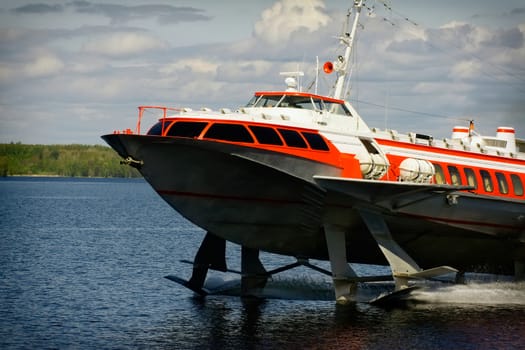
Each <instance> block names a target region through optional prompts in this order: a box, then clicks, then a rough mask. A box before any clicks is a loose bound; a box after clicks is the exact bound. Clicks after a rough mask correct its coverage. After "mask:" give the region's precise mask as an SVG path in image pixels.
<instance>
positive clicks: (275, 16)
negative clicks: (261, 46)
mask: <svg viewBox="0 0 525 350" xmlns="http://www.w3.org/2000/svg"><path fill="white" fill-rule="evenodd" d="M324 7H325V6H324V3H323V2H322V1H320V0H281V1H278V2H276V3H275V4H274V5H273V6H272V7H270V8H269V9H266V10H264V11H263V13H262V15H261V19H260V20H259V21H258V22H257V23H255V26H254V34H255V36H256V38H258V39H260V40H262V41H265V42H267V43H269V44H271V45H279V44H285V43H286V42H287V40H288V39H289V38H290V36H291V35H292V34H293V33H294V32H296V31H298V30H306V31H308V32H310V33H311V32H314V31H316V30H318V29H319V28H321V27H324V26H326V25H327V24H328V23H329V21H330V17H329V16H328V15H327V14H326V13H325V12H324Z"/></svg>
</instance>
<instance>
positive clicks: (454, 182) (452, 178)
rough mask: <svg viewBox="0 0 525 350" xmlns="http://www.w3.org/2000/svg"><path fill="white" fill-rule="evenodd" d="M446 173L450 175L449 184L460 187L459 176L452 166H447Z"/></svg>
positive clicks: (456, 169)
mask: <svg viewBox="0 0 525 350" xmlns="http://www.w3.org/2000/svg"><path fill="white" fill-rule="evenodd" d="M448 173H449V174H450V183H451V184H452V185H456V186H458V185H461V176H460V175H459V170H458V168H456V167H455V166H453V165H449V166H448Z"/></svg>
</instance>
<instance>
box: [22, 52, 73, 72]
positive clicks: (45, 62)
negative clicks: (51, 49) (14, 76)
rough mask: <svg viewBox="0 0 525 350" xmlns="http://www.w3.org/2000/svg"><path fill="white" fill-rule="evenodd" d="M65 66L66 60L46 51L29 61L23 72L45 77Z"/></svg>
mask: <svg viewBox="0 0 525 350" xmlns="http://www.w3.org/2000/svg"><path fill="white" fill-rule="evenodd" d="M63 68H64V62H62V60H61V59H59V58H58V57H57V56H55V55H54V54H52V53H44V54H42V55H39V56H38V57H36V58H35V59H34V60H33V61H31V62H29V63H27V64H26V65H25V66H24V68H23V72H24V73H25V75H27V76H29V77H32V78H33V77H45V76H50V75H53V74H57V73H59V72H60V71H61V70H62V69H63Z"/></svg>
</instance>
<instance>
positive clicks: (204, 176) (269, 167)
mask: <svg viewBox="0 0 525 350" xmlns="http://www.w3.org/2000/svg"><path fill="white" fill-rule="evenodd" d="M103 138H104V139H105V140H106V142H108V143H109V144H110V145H111V146H112V147H113V148H114V149H115V150H116V151H117V152H118V153H119V154H120V155H121V156H122V157H124V158H126V157H128V156H131V157H132V158H134V159H137V160H141V161H143V165H142V166H141V167H140V172H141V173H142V174H143V175H144V177H145V179H146V180H147V181H148V182H149V183H150V184H151V186H152V187H153V188H154V189H155V190H156V191H157V192H158V193H159V195H161V197H162V198H163V199H164V200H166V202H168V203H169V204H170V205H171V206H172V207H173V208H174V209H175V210H177V211H178V212H179V213H181V214H182V215H183V216H184V217H186V218H187V219H189V220H190V221H192V222H193V223H195V224H196V225H198V226H199V227H202V228H203V229H205V230H207V231H209V232H212V233H214V234H215V235H217V236H220V237H222V238H224V239H226V240H228V241H231V242H235V243H238V244H240V245H242V246H245V247H250V248H254V249H260V250H264V251H268V252H272V253H277V254H284V255H290V256H295V257H300V258H315V259H328V250H327V245H326V240H325V235H324V231H323V225H324V224H326V223H327V222H328V223H334V224H337V225H341V226H344V227H345V230H346V250H347V256H348V260H349V261H350V262H358V263H375V264H386V260H385V258H384V256H383V255H382V254H381V252H380V250H379V249H378V246H377V243H376V242H375V241H374V239H373V237H372V236H371V235H370V233H369V231H368V229H367V228H366V225H365V224H364V223H363V221H362V220H361V218H360V215H359V212H358V211H357V210H356V207H359V205H360V200H359V198H356V199H355V200H354V201H353V202H349V201H348V196H347V195H344V194H343V192H344V191H342V192H341V196H339V195H337V194H334V192H332V191H331V192H330V193H329V194H327V192H326V190H325V189H323V187H322V186H320V185H319V184H318V183H317V182H316V180H315V179H314V176H316V175H322V176H327V177H329V176H336V175H337V173H338V172H339V171H340V169H338V168H336V167H333V166H330V165H326V164H321V163H316V162H312V161H309V160H305V159H301V158H298V157H293V156H289V155H286V154H279V153H275V152H273V153H272V152H268V151H263V150H256V149H253V148H250V147H244V146H240V145H234V144H228V143H221V142H212V141H202V140H196V139H188V138H164V137H156V136H140V135H123V134H113V135H106V136H104V137H103ZM366 191H369V192H370V191H374V189H373V188H369V189H367V190H366ZM372 194H373V193H370V195H372ZM456 194H457V193H454V195H456ZM454 199H455V200H456V202H451V200H452V199H451V198H450V197H447V196H446V195H438V196H428V198H424V199H422V200H421V201H417V202H415V203H401V202H399V203H393V204H394V206H392V205H390V206H389V207H388V208H387V207H385V210H384V218H385V221H386V222H387V224H388V226H389V227H390V230H391V232H392V236H393V237H394V238H395V240H396V241H397V242H399V245H400V246H401V247H403V249H405V250H406V251H407V253H409V254H410V255H411V256H412V257H413V258H414V259H415V260H417V261H418V263H419V264H420V266H421V267H423V268H425V267H431V266H434V265H436V264H449V265H452V266H454V267H456V268H458V269H463V270H469V271H472V270H474V269H477V270H480V269H481V270H483V271H486V272H498V273H512V272H513V264H514V261H515V260H522V259H525V251H524V248H523V247H524V245H523V240H524V234H525V222H524V219H523V216H520V213H523V212H525V210H524V206H523V204H522V203H519V202H516V203H513V202H508V201H505V202H502V203H498V205H497V206H495V205H493V204H494V199H487V198H483V197H479V196H475V195H469V194H468V193H462V194H460V195H459V197H454ZM390 204H392V203H390ZM396 206H397V207H396ZM495 208H498V209H495ZM494 210H498V213H496V215H494V214H495V213H494ZM394 213H395V215H393V214H394ZM488 218H490V219H488ZM509 223H510V224H509Z"/></svg>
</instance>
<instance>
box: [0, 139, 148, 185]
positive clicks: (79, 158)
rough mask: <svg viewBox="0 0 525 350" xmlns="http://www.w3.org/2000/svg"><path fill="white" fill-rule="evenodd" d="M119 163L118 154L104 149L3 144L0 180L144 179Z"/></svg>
mask: <svg viewBox="0 0 525 350" xmlns="http://www.w3.org/2000/svg"><path fill="white" fill-rule="evenodd" d="M120 161H121V158H120V156H119V155H118V154H117V152H115V151H114V150H112V149H111V148H109V147H107V146H101V145H77V144H71V145H26V144H21V143H10V144H0V176H32V177H82V178H140V177H142V175H141V174H140V173H139V172H138V170H137V169H135V168H133V167H130V166H126V165H122V164H121V163H120Z"/></svg>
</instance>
